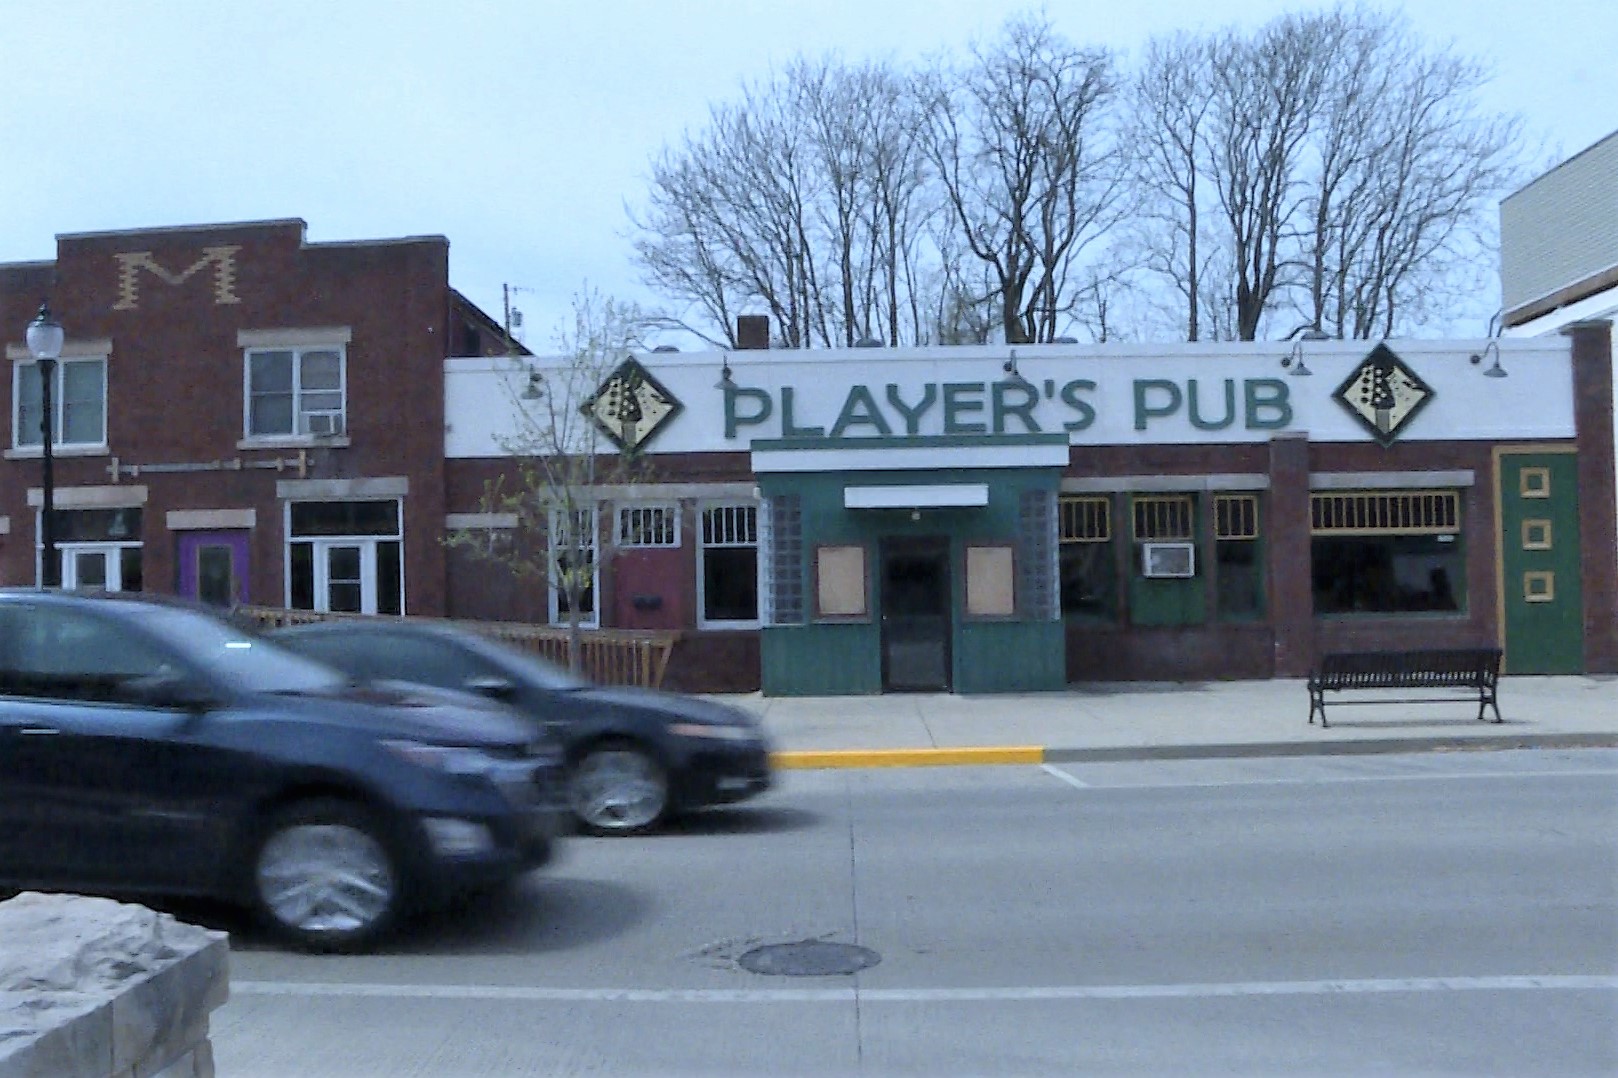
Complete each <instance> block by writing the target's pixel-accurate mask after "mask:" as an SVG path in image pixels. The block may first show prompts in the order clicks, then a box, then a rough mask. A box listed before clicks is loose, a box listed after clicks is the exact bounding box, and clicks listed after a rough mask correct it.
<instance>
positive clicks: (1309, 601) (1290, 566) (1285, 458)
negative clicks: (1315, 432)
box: [1266, 433, 1315, 677]
mask: <svg viewBox="0 0 1618 1078" xmlns="http://www.w3.org/2000/svg"><path fill="white" fill-rule="evenodd" d="M1266 535H1267V537H1268V557H1269V577H1270V624H1271V627H1272V629H1273V631H1274V633H1275V657H1274V668H1273V670H1272V672H1271V673H1272V676H1274V677H1304V676H1305V675H1307V674H1308V673H1309V668H1310V666H1312V665H1313V663H1314V659H1315V617H1314V588H1313V586H1312V583H1311V579H1310V572H1309V436H1308V435H1307V434H1302V433H1300V434H1282V435H1280V436H1278V437H1276V438H1274V439H1272V440H1271V442H1270V514H1269V522H1268V524H1267V526H1266Z"/></svg>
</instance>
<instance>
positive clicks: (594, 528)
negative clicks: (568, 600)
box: [545, 504, 616, 629]
mask: <svg viewBox="0 0 1618 1078" xmlns="http://www.w3.org/2000/svg"><path fill="white" fill-rule="evenodd" d="M562 512H563V511H562V510H561V509H560V508H553V509H552V510H551V513H550V520H549V521H548V527H547V529H546V536H545V542H546V551H545V564H546V570H547V571H546V573H545V576H546V580H545V584H546V587H545V591H546V605H547V607H548V609H547V612H546V613H547V616H548V617H549V618H550V621H551V624H552V625H566V624H568V618H567V613H566V612H565V611H563V610H562V602H561V600H562V589H561V587H560V586H559V585H558V584H557V581H556V579H555V576H554V574H553V573H552V572H551V570H553V569H554V568H555V562H554V560H553V558H554V551H553V550H552V549H551V538H552V537H553V536H556V535H559V534H561V531H560V528H561V526H562ZM574 512H575V513H577V514H579V515H580V516H581V517H582V516H583V515H585V514H589V517H590V523H589V533H588V534H589V536H590V610H589V611H588V612H585V613H583V615H582V616H581V617H580V618H579V627H580V628H581V629H599V628H600V627H601V506H600V505H599V504H592V505H588V506H579V507H578V508H576V509H575V510H574ZM614 524H616V521H614Z"/></svg>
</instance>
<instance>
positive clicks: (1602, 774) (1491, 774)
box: [1040, 764, 1618, 790]
mask: <svg viewBox="0 0 1618 1078" xmlns="http://www.w3.org/2000/svg"><path fill="white" fill-rule="evenodd" d="M1040 766H1041V767H1043V768H1044V769H1045V770H1047V771H1050V772H1052V773H1053V774H1057V775H1060V776H1061V777H1063V778H1066V779H1068V781H1070V782H1072V783H1073V784H1074V785H1075V786H1083V787H1085V788H1086V789H1090V790H1102V789H1106V790H1179V789H1184V788H1186V787H1207V786H1332V785H1335V784H1337V783H1352V782H1460V781H1464V780H1466V779H1546V778H1557V779H1560V778H1584V779H1589V778H1618V771H1457V772H1454V773H1451V774H1443V775H1441V774H1436V773H1435V774H1402V775H1316V776H1312V777H1308V778H1295V779H1183V780H1181V781H1178V782H1128V783H1125V782H1120V783H1115V784H1112V785H1109V786H1097V785H1096V784H1095V783H1089V784H1085V783H1083V782H1080V781H1079V780H1078V779H1075V778H1073V777H1072V776H1071V775H1066V774H1065V773H1063V772H1058V771H1056V770H1055V769H1053V768H1052V767H1051V765H1050V764H1041V765H1040ZM1097 766H1110V764H1108V765H1097Z"/></svg>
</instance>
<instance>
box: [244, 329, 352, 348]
mask: <svg viewBox="0 0 1618 1078" xmlns="http://www.w3.org/2000/svg"><path fill="white" fill-rule="evenodd" d="M353 339H354V330H353V329H351V328H350V327H348V326H314V327H310V328H303V329H298V328H290V329H242V330H237V331H236V347H238V348H319V347H320V346H321V345H323V344H347V343H348V342H350V341H352V340H353Z"/></svg>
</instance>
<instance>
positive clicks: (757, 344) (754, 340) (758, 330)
mask: <svg viewBox="0 0 1618 1078" xmlns="http://www.w3.org/2000/svg"><path fill="white" fill-rule="evenodd" d="M769 346H770V316H769V315H767V314H739V315H737V316H736V347H737V348H749V349H763V348H768V347H769Z"/></svg>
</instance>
